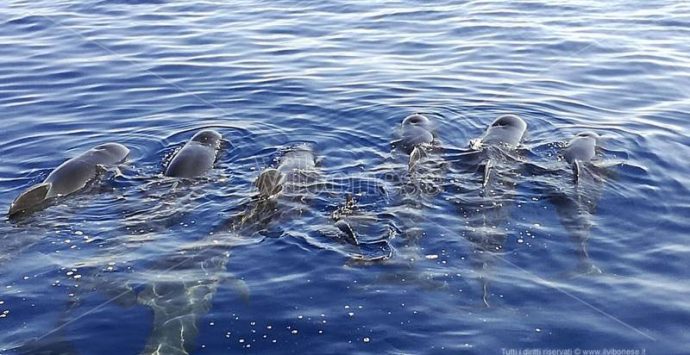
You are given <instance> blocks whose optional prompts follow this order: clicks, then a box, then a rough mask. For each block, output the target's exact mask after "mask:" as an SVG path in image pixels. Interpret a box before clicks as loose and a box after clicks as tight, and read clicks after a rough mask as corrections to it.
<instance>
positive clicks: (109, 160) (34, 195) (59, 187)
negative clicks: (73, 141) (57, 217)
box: [8, 143, 129, 217]
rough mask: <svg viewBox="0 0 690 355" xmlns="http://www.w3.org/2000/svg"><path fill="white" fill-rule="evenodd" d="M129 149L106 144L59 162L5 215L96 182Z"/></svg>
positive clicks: (127, 154) (68, 193)
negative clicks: (100, 174)
mask: <svg viewBox="0 0 690 355" xmlns="http://www.w3.org/2000/svg"><path fill="white" fill-rule="evenodd" d="M128 156H129V149H128V148H127V147H125V146H124V145H122V144H118V143H106V144H102V145H99V146H96V147H94V148H92V149H89V150H88V151H86V152H84V153H83V154H81V155H79V156H77V157H74V158H72V159H70V160H67V161H66V162H64V163H62V164H61V165H60V166H58V167H57V168H56V169H55V170H53V171H52V172H51V173H50V175H48V177H47V178H46V179H45V180H44V181H43V182H42V183H40V184H37V185H34V186H32V187H30V188H29V189H28V190H26V191H24V192H23V193H22V194H21V195H19V197H17V198H16V199H15V200H14V202H12V205H11V206H10V210H9V213H8V214H9V216H10V217H12V216H16V215H18V214H20V213H24V212H29V211H32V210H36V209H39V208H40V207H42V206H44V205H45V204H46V203H47V202H48V201H49V200H50V199H52V198H56V197H62V196H67V195H70V194H72V193H75V192H77V191H79V190H81V189H83V188H84V187H86V186H87V185H88V184H89V183H90V182H92V181H93V180H95V179H96V177H97V176H98V175H99V173H100V172H102V171H103V170H104V169H107V168H108V167H111V166H113V165H117V164H119V163H122V162H124V161H125V159H127V157H128Z"/></svg>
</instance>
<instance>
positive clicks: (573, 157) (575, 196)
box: [549, 132, 606, 274]
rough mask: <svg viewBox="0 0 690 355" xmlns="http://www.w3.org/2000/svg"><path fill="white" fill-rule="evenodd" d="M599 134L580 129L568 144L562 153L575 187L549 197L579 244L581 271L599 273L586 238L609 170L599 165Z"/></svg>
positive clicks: (553, 193)
mask: <svg viewBox="0 0 690 355" xmlns="http://www.w3.org/2000/svg"><path fill="white" fill-rule="evenodd" d="M598 142H599V135H597V134H596V133H594V132H581V133H578V134H577V135H576V136H575V137H573V138H572V139H571V140H570V141H569V142H568V144H567V145H566V146H565V148H564V149H563V151H562V152H561V155H562V157H563V159H564V160H565V162H566V163H567V164H568V165H569V166H570V169H571V170H572V176H573V182H572V184H573V185H572V186H569V187H568V188H566V189H561V190H560V191H556V192H552V193H551V194H550V196H549V197H550V200H551V202H552V203H553V204H554V206H555V209H556V213H557V214H558V217H559V219H560V221H561V224H562V225H563V227H564V228H565V229H566V230H567V231H568V234H570V237H571V239H572V240H573V241H574V242H575V243H576V244H577V251H578V256H579V259H580V266H579V268H580V270H582V271H583V272H584V273H590V274H592V273H593V274H598V273H601V270H599V268H597V267H596V266H595V265H594V264H592V262H591V260H590V257H589V252H588V251H587V241H588V239H589V234H590V230H591V229H592V225H593V223H592V217H593V215H594V213H595V212H596V207H597V203H598V201H599V199H600V197H601V194H602V190H603V183H604V176H605V175H606V171H605V170H604V169H603V168H601V167H599V165H597V164H596V163H597V158H596V153H597V150H598Z"/></svg>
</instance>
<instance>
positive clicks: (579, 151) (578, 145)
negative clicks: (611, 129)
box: [563, 131, 599, 163]
mask: <svg viewBox="0 0 690 355" xmlns="http://www.w3.org/2000/svg"><path fill="white" fill-rule="evenodd" d="M598 142H599V135H598V134H596V133H595V132H591V131H585V132H580V133H578V134H576V135H575V137H573V139H571V140H570V141H569V142H568V144H567V145H566V146H565V149H564V151H563V158H565V160H566V161H567V162H568V163H573V162H575V161H576V160H577V161H590V160H592V159H594V158H595V157H596V150H597V143H598Z"/></svg>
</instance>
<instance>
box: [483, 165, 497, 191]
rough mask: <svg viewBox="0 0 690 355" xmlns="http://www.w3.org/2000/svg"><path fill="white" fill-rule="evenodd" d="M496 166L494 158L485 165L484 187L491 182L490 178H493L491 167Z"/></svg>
mask: <svg viewBox="0 0 690 355" xmlns="http://www.w3.org/2000/svg"><path fill="white" fill-rule="evenodd" d="M493 167H494V162H493V160H491V159H489V160H487V161H486V165H484V178H483V179H482V187H486V185H488V184H489V178H491V169H493Z"/></svg>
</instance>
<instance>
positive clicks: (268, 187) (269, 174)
mask: <svg viewBox="0 0 690 355" xmlns="http://www.w3.org/2000/svg"><path fill="white" fill-rule="evenodd" d="M316 173H317V170H316V157H315V156H314V151H313V150H312V148H311V147H310V146H308V145H305V144H301V145H297V146H294V147H291V148H290V149H288V150H287V151H286V152H285V153H284V154H283V155H282V156H281V157H280V163H279V164H278V167H276V168H268V169H265V170H264V171H263V172H261V174H260V175H259V177H258V178H257V179H256V182H255V185H256V187H257V188H258V189H259V195H260V196H261V197H263V198H266V199H270V198H273V197H275V196H277V195H278V194H280V193H281V192H282V191H283V190H284V189H285V188H286V187H295V185H301V184H302V183H305V182H308V180H311V178H312V177H313V175H314V174H316Z"/></svg>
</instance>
